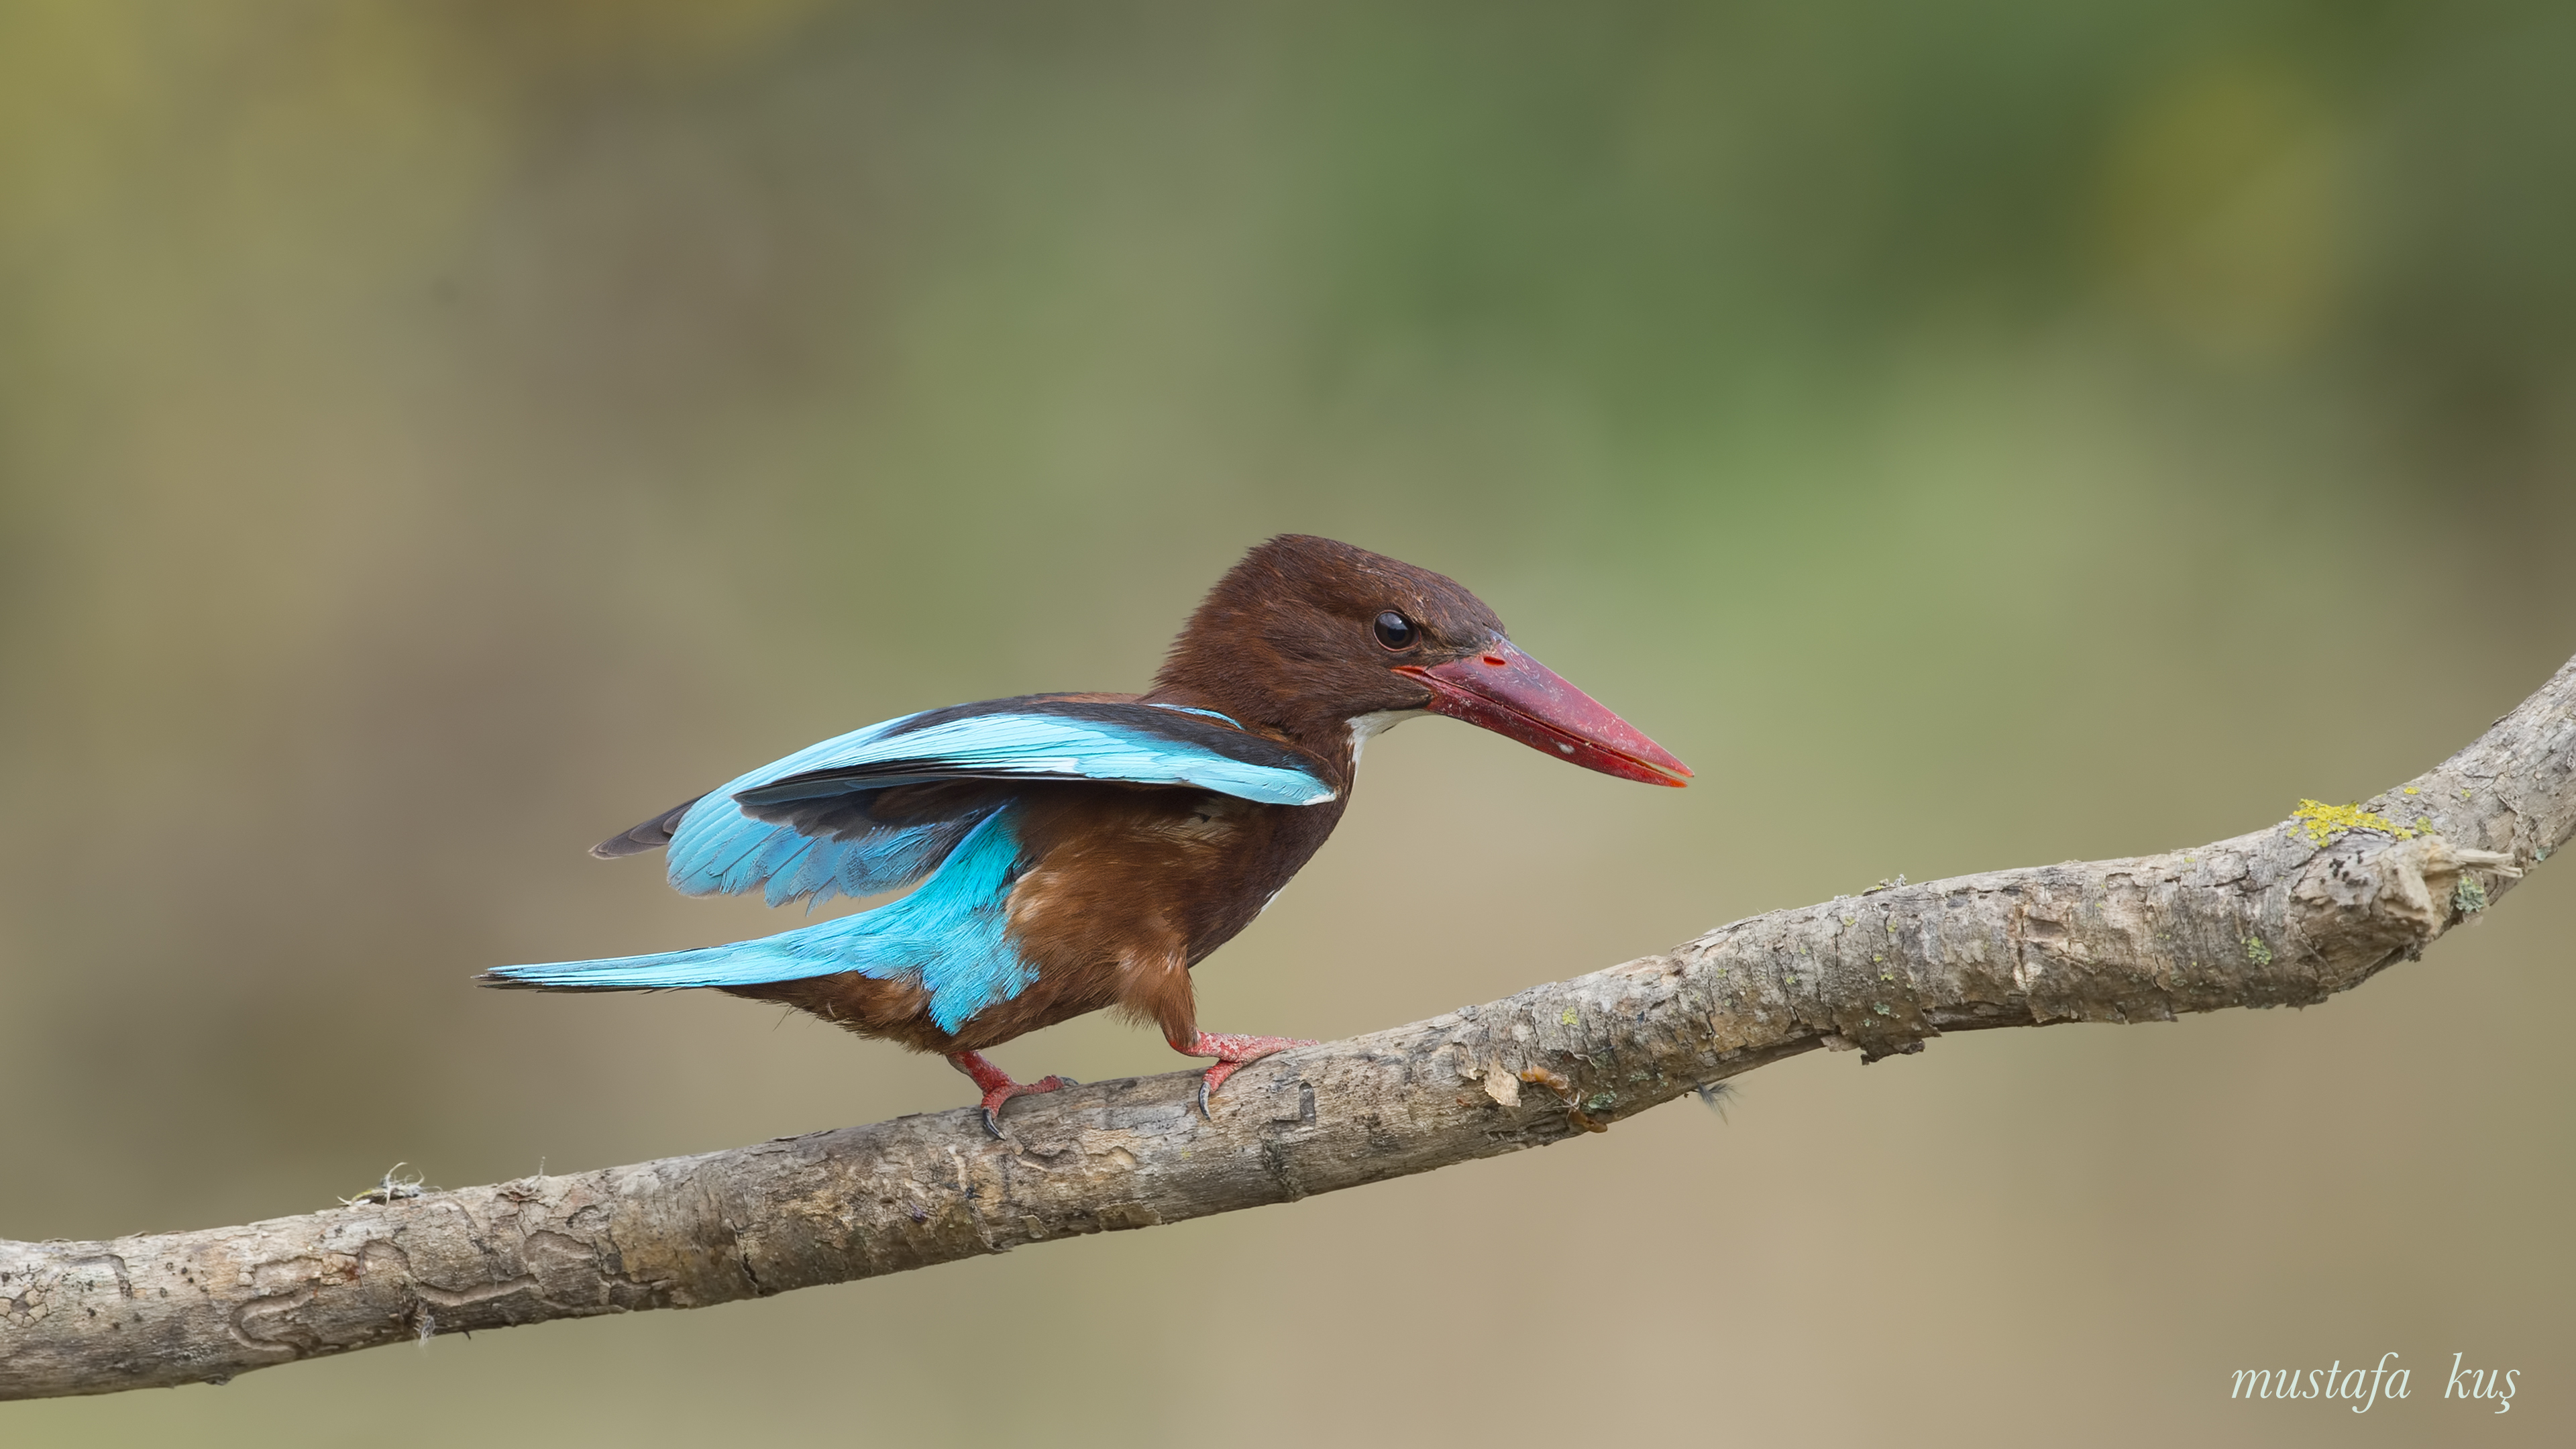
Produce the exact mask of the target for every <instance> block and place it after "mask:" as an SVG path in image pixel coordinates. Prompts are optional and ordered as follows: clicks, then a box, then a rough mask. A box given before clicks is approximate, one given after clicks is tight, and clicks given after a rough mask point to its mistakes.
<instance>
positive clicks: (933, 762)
mask: <svg viewBox="0 0 2576 1449" xmlns="http://www.w3.org/2000/svg"><path fill="white" fill-rule="evenodd" d="M1041 780H1103V781H1117V782H1122V783H1126V784H1132V785H1165V786H1173V787H1195V788H1198V789H1203V790H1212V791H1216V792H1218V793H1220V794H1226V795H1234V796H1239V797H1241V798H1243V799H1247V800H1256V801H1260V802H1262V803H1264V804H1272V805H1313V804H1319V803H1321V802H1323V801H1326V800H1330V799H1332V798H1333V790H1332V787H1330V786H1329V785H1327V784H1325V783H1324V781H1323V779H1322V777H1321V775H1320V773H1319V771H1318V768H1317V766H1316V762H1315V761H1314V760H1313V759H1312V758H1311V757H1310V756H1308V755H1306V754H1304V753H1303V752H1302V751H1299V750H1296V749H1294V748H1292V747H1290V746H1288V745H1284V744H1281V743H1279V742H1277V741H1275V740H1271V739H1268V738H1266V737H1264V736H1261V735H1256V734H1252V733H1250V732H1248V731H1245V730H1243V729H1240V728H1238V727H1236V725H1235V724H1234V722H1233V721H1232V720H1229V719H1227V718H1226V717H1225V716H1223V715H1220V714H1215V713H1213V712H1212V711H1206V710H1193V709H1182V708H1177V707H1174V706H1167V705H1152V704H1139V703H1135V702H1132V701H1122V700H1101V699H1097V698H1081V697H1072V696H1062V695H1031V696H1024V697H1021V698H1017V699H1002V700H989V701H986V702H984V703H981V704H970V705H957V706H953V707H951V708H948V709H940V710H932V711H929V712H927V713H924V714H916V715H907V716H905V717H903V718H902V719H895V720H888V721H886V722H884V723H882V724H875V725H870V726H868V727H867V728H866V729H862V730H854V731H852V732H851V733H849V734H846V735H842V736H840V737H838V738H836V739H829V740H825V741H823V742H822V743H820V744H817V745H812V746H809V747H807V748H805V749H802V750H799V751H797V752H796V753H795V754H792V755H789V756H788V757H787V758H785V759H783V760H778V761H776V762H774V763H771V764H769V765H765V766H763V767H761V768H760V769H757V770H754V771H752V772H751V773H749V774H747V775H744V776H742V777H740V778H739V779H736V780H733V781H731V782H729V783H727V784H726V785H725V786H724V787H723V788H721V789H719V790H715V791H712V792H710V793H709V794H707V795H705V796H702V797H700V798H699V799H697V800H695V801H692V802H691V803H689V804H688V805H685V806H682V807H680V808H679V809H677V810H674V811H671V812H668V813H666V814H665V815H662V816H660V817H657V818H656V819H654V820H651V821H647V822H645V824H643V825H639V826H637V827H635V829H633V830H630V831H628V832H626V833H625V834H624V835H621V836H618V837H616V838H615V839H612V840H610V841H608V842H606V843H605V844H603V845H602V846H601V847H600V848H599V851H600V853H602V854H610V855H619V854H631V853H634V852H635V851H639V850H644V849H649V848H651V846H652V845H654V844H658V843H663V842H667V843H668V846H669V850H670V879H671V884H672V886H673V887H674V888H675V889H677V890H679V891H681V892H682V893H684V894H687V895H716V894H726V895H732V894H739V893H742V892H745V891H749V890H753V889H755V888H757V889H760V890H762V891H763V892H764V894H765V896H766V898H767V899H768V901H769V903H770V904H771V905H783V904H785V903H786V902H789V901H793V900H797V899H799V898H803V897H811V898H813V899H814V900H816V901H823V900H828V899H830V898H831V897H832V896H834V895H836V894H837V895H852V896H860V895H874V894H880V893H883V892H886V891H892V890H900V889H902V888H903V887H905V886H907V885H910V884H912V883H913V882H914V881H917V880H919V879H921V878H922V877H923V876H925V875H927V874H928V873H929V872H930V871H931V870H933V869H934V868H936V867H937V866H938V864H939V862H940V861H941V860H943V859H945V858H946V857H947V855H948V853H949V852H950V851H951V850H954V849H955V848H956V847H957V845H958V843H959V842H960V841H961V840H963V839H964V838H965V835H966V833H967V832H968V831H969V830H971V829H973V828H974V827H975V826H976V825H977V824H978V823H979V822H980V821H982V820H984V819H986V818H988V817H989V816H991V815H992V813H993V812H994V811H995V810H998V809H1000V808H1001V807H1002V806H1004V805H1006V804H1007V803H1008V802H1009V800H1010V799H1011V791H1010V789H1009V788H1008V787H1009V786H1010V785H1011V784H1013V783H1026V782H1033V781H1041Z"/></svg>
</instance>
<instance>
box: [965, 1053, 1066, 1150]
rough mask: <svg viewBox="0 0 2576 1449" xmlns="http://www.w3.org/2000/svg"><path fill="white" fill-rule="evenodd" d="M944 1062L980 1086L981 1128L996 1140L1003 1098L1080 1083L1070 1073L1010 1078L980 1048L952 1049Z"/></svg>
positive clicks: (999, 1126)
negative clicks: (1029, 1079) (1031, 1079)
mask: <svg viewBox="0 0 2576 1449" xmlns="http://www.w3.org/2000/svg"><path fill="white" fill-rule="evenodd" d="M948 1064H949V1065H950V1066H952V1067H955V1068H956V1069H957V1070H959V1071H961V1072H964V1073H965V1074H966V1075H967V1076H969V1077H971V1078H973V1079H974V1082H975V1085H976V1086H978V1087H981V1088H983V1089H984V1101H983V1108H984V1130H985V1131H987V1132H989V1133H991V1134H993V1137H994V1139H995V1140H997V1141H998V1140H1000V1138H1001V1135H1002V1104H1003V1103H1004V1102H1007V1101H1009V1100H1011V1099H1012V1098H1013V1097H1027V1096H1033V1095H1035V1094H1036V1093H1039V1092H1061V1091H1063V1090H1064V1089H1065V1088H1067V1087H1079V1086H1081V1085H1082V1083H1080V1082H1077V1081H1075V1080H1074V1079H1073V1078H1071V1077H1040V1078H1039V1079H1038V1080H1036V1081H1034V1082H1014V1081H1012V1080H1011V1078H1010V1076H1009V1074H1007V1073H1005V1072H1004V1071H1003V1070H1002V1069H1001V1068H1000V1067H997V1066H995V1065H993V1064H992V1063H991V1062H988V1061H986V1060H984V1058H983V1055H982V1053H980V1052H957V1053H954V1054H952V1055H951V1056H950V1057H949V1058H948Z"/></svg>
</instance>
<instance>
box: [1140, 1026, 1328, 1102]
mask: <svg viewBox="0 0 2576 1449" xmlns="http://www.w3.org/2000/svg"><path fill="white" fill-rule="evenodd" d="M1313 1045H1314V1043H1313V1042H1310V1041H1307V1040H1305V1039H1303V1038H1302V1037H1293V1036H1229V1035H1222V1034H1219V1033H1216V1032H1205V1031H1203V1032H1200V1033H1199V1037H1198V1040H1196V1041H1194V1042H1191V1043H1190V1044H1189V1045H1188V1046H1183V1045H1181V1044H1180V1043H1179V1042H1174V1043H1172V1050H1174V1051H1176V1052H1179V1053H1180V1054H1181V1055H1182V1056H1185V1057H1214V1058H1216V1065H1215V1066H1212V1067H1210V1068H1208V1069H1207V1070H1206V1071H1205V1072H1203V1073H1201V1074H1200V1076H1199V1115H1200V1116H1202V1117H1205V1118H1207V1119H1208V1120H1209V1121H1211V1122H1213V1121H1215V1120H1216V1114H1215V1113H1214V1112H1211V1111H1209V1110H1208V1097H1209V1095H1210V1094H1211V1093H1213V1092H1215V1091H1216V1089H1217V1088H1219V1087H1221V1086H1224V1085H1225V1079H1226V1078H1228V1077H1230V1076H1233V1075H1234V1074H1235V1073H1236V1072H1237V1071H1239V1070H1241V1069H1242V1067H1243V1065H1244V1064H1245V1063H1246V1062H1257V1061H1259V1060H1261V1059H1262V1058H1263V1057H1266V1056H1268V1055H1270V1054H1271V1053H1273V1052H1284V1051H1286V1050H1287V1049H1288V1048H1290V1047H1301V1046H1313Z"/></svg>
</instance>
